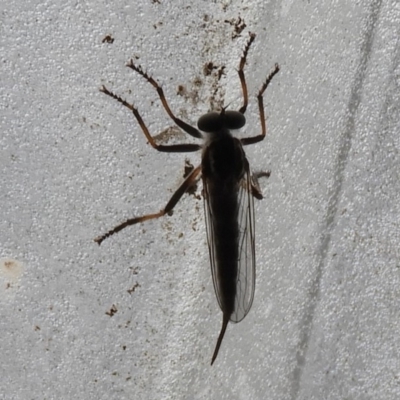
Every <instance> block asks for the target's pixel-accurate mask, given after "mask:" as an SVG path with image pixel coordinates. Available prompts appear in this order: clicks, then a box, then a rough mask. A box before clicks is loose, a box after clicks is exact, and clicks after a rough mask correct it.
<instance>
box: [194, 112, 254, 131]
mask: <svg viewBox="0 0 400 400" xmlns="http://www.w3.org/2000/svg"><path fill="white" fill-rule="evenodd" d="M245 124H246V118H245V116H244V115H243V114H242V113H241V112H239V111H229V110H228V111H226V110H225V108H223V109H222V111H221V112H220V113H218V112H216V111H212V112H209V113H207V114H204V115H202V116H201V117H200V118H199V120H198V121H197V127H198V128H199V129H200V130H201V131H203V132H206V133H218V132H221V131H226V130H228V131H229V130H231V129H240V128H243V127H244V125H245Z"/></svg>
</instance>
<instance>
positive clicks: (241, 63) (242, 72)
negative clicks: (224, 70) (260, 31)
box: [238, 33, 256, 114]
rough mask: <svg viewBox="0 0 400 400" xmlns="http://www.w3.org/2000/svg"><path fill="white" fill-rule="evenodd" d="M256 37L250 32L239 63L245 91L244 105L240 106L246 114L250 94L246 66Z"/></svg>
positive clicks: (241, 82)
mask: <svg viewBox="0 0 400 400" xmlns="http://www.w3.org/2000/svg"><path fill="white" fill-rule="evenodd" d="M255 38H256V35H255V33H250V39H249V40H248V42H247V44H246V47H245V48H244V51H243V55H242V57H241V58H240V63H239V71H238V74H239V79H240V84H241V86H242V93H243V105H242V107H240V109H239V112H240V113H242V114H244V113H245V112H246V109H247V105H248V103H249V95H248V93H247V84H246V78H245V77H244V66H245V64H246V58H247V53H248V52H249V49H250V46H251V44H252V43H253V42H254V39H255Z"/></svg>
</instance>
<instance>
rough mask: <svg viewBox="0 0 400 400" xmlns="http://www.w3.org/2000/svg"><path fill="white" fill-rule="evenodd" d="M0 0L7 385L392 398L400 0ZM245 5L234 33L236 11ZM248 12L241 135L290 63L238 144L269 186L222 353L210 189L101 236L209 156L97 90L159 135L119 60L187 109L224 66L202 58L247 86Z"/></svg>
mask: <svg viewBox="0 0 400 400" xmlns="http://www.w3.org/2000/svg"><path fill="white" fill-rule="evenodd" d="M1 8H2V12H1V35H0V44H1V46H0V49H1V51H0V53H1V74H0V132H1V133H0V145H1V146H0V168H1V170H0V171H1V174H0V187H1V191H0V203H1V208H0V212H1V215H0V258H1V265H0V271H1V273H0V302H1V303H0V307H1V308H0V310H1V311H0V329H1V330H0V332H1V340H0V354H1V362H0V398H1V399H86V400H88V399H118V400H122V399H151V400H155V399H188V400H192V399H219V400H222V399H230V400H234V399H269V400H278V399H279V400H281V399H302V400H303V399H304V400H306V399H307V400H310V399H318V400H321V399H332V400H333V399H335V400H337V399H351V400H356V399H362V400H364V399H385V400H391V399H393V400H394V399H399V398H400V357H399V348H400V257H399V255H400V254H399V253H400V252H399V248H400V221H399V215H400V206H399V204H400V196H399V193H400V179H399V178H400V157H399V150H400V90H399V89H400V65H399V60H400V45H399V33H400V32H399V31H400V3H399V2H398V1H397V0H388V1H379V0H364V1H352V2H350V1H343V0H342V1H335V2H327V1H326V2H325V1H321V2H316V1H290V0H286V1H261V0H257V1H234V0H232V1H229V0H226V1H220V0H219V1H213V2H208V1H207V2H206V1H193V0H187V1H183V0H179V1H173V2H172V1H171V2H168V1H166V0H159V1H151V0H136V1H112V2H105V1H89V2H84V3H83V2H74V1H70V0H66V1H63V2H61V1H43V2H35V1H31V2H23V1H16V0H14V1H10V2H8V4H3V6H2V7H1ZM239 16H241V18H243V19H244V21H245V23H246V24H247V27H246V29H244V31H243V32H242V33H241V35H240V36H239V37H238V38H232V34H233V32H234V27H233V26H232V25H230V24H229V23H227V22H225V21H226V20H231V19H236V20H237V19H238V17H239ZM249 31H251V32H255V33H256V34H257V38H256V42H255V43H254V46H253V48H252V49H251V51H250V53H249V58H248V64H247V67H246V74H247V75H246V76H247V79H248V83H249V90H250V94H251V107H250V108H249V110H248V113H247V118H248V124H247V126H246V133H247V134H256V133H258V132H259V129H260V128H259V122H258V119H257V107H256V103H255V97H254V95H255V94H256V92H257V90H258V88H259V87H260V85H261V84H262V82H263V80H264V79H265V77H266V75H267V74H268V73H269V72H270V71H271V69H272V68H273V66H274V64H275V62H278V63H279V64H280V66H281V71H280V73H279V74H278V75H277V76H276V77H275V79H274V81H273V83H272V85H271V87H270V88H269V89H268V91H267V93H266V97H265V106H266V113H267V116H268V137H267V138H266V140H265V141H264V142H263V143H260V144H259V145H256V146H251V147H248V148H247V149H246V150H247V154H248V156H249V158H250V160H251V164H252V166H253V168H254V169H259V170H260V169H270V170H271V177H270V179H269V180H268V181H263V182H262V186H263V191H264V195H265V199H264V200H262V201H261V202H258V203H257V205H256V211H257V260H258V263H257V265H258V270H257V288H256V297H255V301H254V304H253V307H252V310H251V312H250V314H249V315H248V316H247V317H246V319H245V320H243V321H242V322H241V323H240V324H237V325H229V326H228V330H227V333H226V337H225V339H224V342H223V344H222V348H221V351H220V354H219V356H218V359H217V361H216V363H215V365H214V366H213V367H210V365H209V364H210V359H211V355H212V352H213V350H214V346H215V342H216V339H217V335H218V332H219V329H220V324H221V313H220V311H219V309H218V305H217V302H216V300H215V296H214V292H213V287H212V281H211V275H210V271H209V261H208V251H207V245H206V237H205V229H204V218H203V215H202V211H203V208H202V207H203V206H202V202H201V200H200V199H195V198H194V197H193V196H185V197H184V198H183V200H182V202H181V203H180V204H179V205H178V206H177V208H176V211H175V213H174V215H173V216H172V217H167V218H165V219H163V220H159V221H153V222H149V223H147V224H143V225H141V226H137V227H132V228H130V229H127V230H125V231H123V232H121V233H120V234H118V235H115V236H114V237H112V238H110V239H109V240H107V241H105V242H104V243H103V244H102V246H101V247H99V246H97V245H96V243H94V241H93V239H94V238H95V237H96V236H98V235H99V234H101V233H103V232H104V231H105V230H107V229H109V228H110V227H112V226H114V225H115V224H117V223H118V222H120V221H123V220H124V219H125V218H128V217H130V216H133V215H140V214H142V213H147V212H152V211H157V210H159V209H160V208H161V207H162V206H164V204H165V202H166V201H167V199H168V198H169V196H170V195H171V193H172V192H173V191H174V189H176V188H177V186H178V184H179V182H180V181H181V178H182V174H183V167H184V160H185V158H186V157H188V158H189V159H190V161H191V162H192V163H193V164H195V163H198V162H199V155H193V154H189V155H188V156H186V155H182V154H160V153H158V152H156V151H155V150H153V149H152V148H151V147H150V146H149V145H148V144H147V143H146V140H145V138H144V137H143V134H142V133H141V131H140V129H139V127H138V124H137V123H136V121H135V120H134V118H133V116H132V115H131V114H130V113H129V112H128V110H126V109H124V108H123V107H121V106H120V105H119V104H118V103H117V102H115V101H112V99H110V98H108V97H106V96H105V95H103V94H102V93H100V92H99V90H98V89H99V87H100V86H101V85H102V84H106V85H107V87H108V88H109V89H112V90H113V91H115V92H117V93H119V94H120V95H121V96H123V97H125V98H126V99H128V100H129V101H131V102H133V103H134V104H135V105H136V106H137V107H138V108H139V110H140V111H141V113H142V115H143V118H144V119H145V121H146V122H147V124H148V126H149V129H150V130H151V131H152V132H153V133H154V134H156V133H158V132H161V131H163V130H164V129H166V128H167V127H169V126H170V125H171V123H170V120H169V119H168V117H167V116H166V115H165V113H164V112H163V110H162V107H161V105H160V102H159V100H158V98H157V95H156V93H155V92H154V90H153V88H152V87H151V86H150V85H148V84H147V83H146V82H144V81H143V80H142V79H140V77H139V76H137V75H135V74H134V73H133V72H132V71H130V70H129V69H128V68H125V67H124V65H125V64H126V62H127V61H128V60H129V59H130V58H134V59H135V60H136V62H137V63H140V64H141V65H143V67H144V68H145V69H146V70H147V71H148V72H149V73H150V74H151V75H152V76H153V77H154V78H157V79H158V80H159V81H160V82H161V83H162V85H163V87H164V89H165V92H166V94H167V96H168V99H169V101H170V104H171V107H172V108H173V109H174V110H175V111H176V113H177V114H178V115H180V116H182V117H183V118H185V119H186V120H187V121H188V122H190V123H193V124H195V123H196V121H197V118H198V117H199V116H200V115H202V113H204V112H205V111H207V110H208V109H209V107H210V94H211V93H212V91H213V89H214V88H215V85H216V80H215V79H214V78H213V77H212V76H211V77H205V76H204V75H203V66H204V65H205V64H206V63H207V62H213V63H214V64H215V65H217V66H222V65H226V70H225V71H226V75H225V76H224V77H223V79H221V81H220V82H219V83H218V88H219V90H220V91H219V93H220V95H221V96H222V95H223V96H224V98H225V104H228V103H229V102H231V105H232V107H233V108H236V107H238V106H239V104H240V85H239V82H238V79H237V76H236V72H235V68H237V65H238V61H239V57H240V55H241V52H242V49H243V46H244V44H245V42H246V39H247V37H248V36H247V35H248V32H249ZM106 35H111V36H112V37H113V38H114V39H115V40H114V42H113V43H112V44H111V43H102V39H103V38H104V37H105V36H106ZM199 78H200V80H201V82H200V81H199ZM179 85H184V86H185V89H186V93H187V95H186V98H185V96H179V95H177V91H178V86H179ZM178 139H179V141H184V140H186V138H185V137H179V138H178ZM200 191H201V188H200V187H199V189H198V194H200ZM136 283H137V284H138V285H139V286H137V287H136V289H135V291H134V292H132V293H131V294H130V293H128V290H129V289H131V288H132V287H133V286H135V285H136ZM113 305H114V306H115V308H116V309H117V312H116V313H115V315H114V316H112V317H111V316H109V315H107V314H106V312H108V311H109V310H110V309H111V308H112V306H113Z"/></svg>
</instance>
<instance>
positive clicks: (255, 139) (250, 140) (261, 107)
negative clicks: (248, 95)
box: [240, 64, 279, 146]
mask: <svg viewBox="0 0 400 400" xmlns="http://www.w3.org/2000/svg"><path fill="white" fill-rule="evenodd" d="M278 72H279V65H278V64H275V69H274V70H273V71H272V72H271V73H270V74H269V75H268V77H267V79H266V80H265V83H264V84H263V85H262V87H261V89H260V91H259V92H258V95H257V100H258V111H259V114H260V122H261V134H260V135H258V136H254V137H249V138H243V139H240V141H241V143H242V145H243V146H246V145H248V144H253V143H257V142H261V141H262V140H264V138H265V135H266V133H267V128H266V125H265V113H264V100H263V94H264V92H265V90H266V89H267V87H268V85H269V84H270V82H271V81H272V78H273V77H274V76H275V75H276V74H277V73H278Z"/></svg>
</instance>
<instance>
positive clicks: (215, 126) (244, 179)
mask: <svg viewBox="0 0 400 400" xmlns="http://www.w3.org/2000/svg"><path fill="white" fill-rule="evenodd" d="M255 36H256V35H255V34H254V33H250V38H249V40H248V42H247V44H246V47H245V48H244V51H243V55H242V57H241V58H240V63H239V69H238V75H239V79H240V84H241V88H242V96H243V105H242V106H241V107H240V108H239V110H238V111H231V110H227V109H226V107H225V108H222V110H221V111H219V112H216V111H212V112H209V113H207V114H205V115H203V116H201V117H200V118H199V120H198V121H197V128H198V129H197V128H195V127H193V126H191V125H189V124H187V123H186V122H184V121H182V120H181V119H179V118H178V117H176V116H175V115H174V113H173V112H172V111H171V109H170V107H169V104H168V102H167V100H166V98H165V95H164V91H163V89H162V88H161V86H160V85H159V84H158V82H157V81H156V80H154V79H153V78H152V77H151V76H149V75H148V74H147V73H146V72H144V71H143V69H142V67H141V66H140V65H136V64H134V63H133V61H132V60H131V61H130V63H129V64H127V66H128V67H129V68H131V69H132V70H134V71H135V72H137V73H138V74H139V75H141V76H142V77H143V78H144V79H146V81H147V82H149V83H150V84H151V85H152V86H153V87H154V88H155V89H156V91H157V93H158V96H159V98H160V100H161V103H162V105H163V107H164V109H165V111H166V112H167V114H168V115H169V116H170V118H171V119H172V120H173V121H174V122H175V124H176V125H177V126H178V127H179V128H181V129H182V130H184V131H185V132H186V133H188V134H189V135H190V136H193V137H195V138H198V139H203V144H173V145H160V144H157V143H156V142H155V140H154V139H153V137H152V136H151V134H150V132H149V130H148V128H147V126H146V124H145V123H144V121H143V119H142V117H141V116H140V114H139V112H138V110H137V109H136V108H135V107H134V106H133V105H132V104H130V103H128V102H127V101H125V100H124V99H122V98H121V97H119V96H117V95H116V94H114V93H112V92H111V91H109V90H108V89H107V88H106V87H105V86H103V87H102V88H101V89H100V90H101V91H102V92H103V93H105V94H106V95H108V96H110V97H112V98H114V99H115V100H117V101H118V102H119V103H121V104H123V105H124V106H125V107H127V108H128V109H129V110H131V111H132V113H133V115H134V116H135V118H136V120H137V122H138V123H139V125H140V127H141V129H142V131H143V133H144V135H145V136H146V138H147V140H148V142H149V143H150V145H151V146H152V147H153V148H155V149H156V150H158V151H161V152H167V153H185V152H194V151H198V150H202V158H201V164H200V165H199V166H197V167H196V168H194V169H193V170H192V171H191V173H190V174H189V175H188V176H187V177H186V178H185V180H184V181H183V183H182V184H181V185H180V187H179V188H178V189H177V190H176V192H175V193H174V194H173V195H172V197H171V198H170V200H169V201H168V203H167V205H166V206H165V207H164V208H163V209H162V210H161V211H159V212H157V213H154V214H146V215H143V216H141V217H135V218H131V219H128V220H126V221H125V222H123V223H121V224H119V225H117V226H116V227H114V228H113V229H111V230H110V231H108V232H107V233H105V234H104V235H101V236H99V237H97V238H96V239H95V241H96V242H97V243H98V244H101V243H102V242H103V240H105V239H106V238H108V237H110V236H111V235H114V234H115V233H117V232H119V231H121V230H123V229H124V228H126V227H128V226H130V225H135V224H138V223H139V222H144V221H148V220H151V219H156V218H160V217H162V216H164V215H166V214H169V213H171V211H172V209H173V208H174V207H175V205H176V204H177V203H178V201H179V200H180V199H181V197H182V196H183V194H184V193H185V192H188V191H189V190H190V189H191V188H192V187H193V186H194V185H195V184H196V183H197V181H198V180H199V179H200V177H201V178H202V181H203V197H204V211H205V219H206V228H207V240H208V249H209V253H210V262H211V273H212V278H213V283H214V289H215V293H216V296H217V300H218V303H219V306H220V308H221V310H222V328H221V331H220V334H219V336H218V340H217V344H216V346H215V350H214V354H213V356H212V360H211V365H212V364H213V363H214V361H215V359H216V357H217V355H218V351H219V348H220V346H221V343H222V339H223V337H224V334H225V331H226V328H227V325H228V322H229V321H232V322H240V321H241V320H242V319H243V318H244V317H245V316H246V315H247V314H248V312H249V310H250V308H251V305H252V303H253V298H254V290H255V269H256V257H255V219H254V201H253V198H254V197H255V198H257V199H262V197H263V196H262V193H261V190H260V188H259V185H258V181H257V176H261V175H263V174H253V175H252V173H251V171H250V165H249V162H248V160H247V158H246V155H245V153H244V150H243V146H247V145H249V144H254V143H258V142H261V141H262V140H264V138H265V135H266V131H267V130H266V122H265V114H264V104H263V94H264V92H265V90H266V89H267V87H268V85H269V84H270V82H271V80H272V78H273V77H274V76H275V75H276V74H277V73H278V71H279V66H278V64H275V68H274V70H273V71H272V72H271V73H270V74H269V75H268V76H267V78H266V80H265V81H264V83H263V85H262V86H261V89H260V90H259V92H258V95H257V102H258V110H259V116H260V124H261V133H260V134H259V135H257V136H253V137H246V138H242V139H237V138H235V137H233V136H232V134H231V132H230V131H231V130H233V129H240V128H242V127H243V126H244V125H245V123H246V119H245V116H244V114H245V112H246V109H247V105H248V93H247V84H246V79H245V75H244V66H245V64H246V58H247V54H248V51H249V49H250V46H251V44H252V43H253V42H254V39H255ZM202 132H204V133H205V135H203V133H202Z"/></svg>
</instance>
